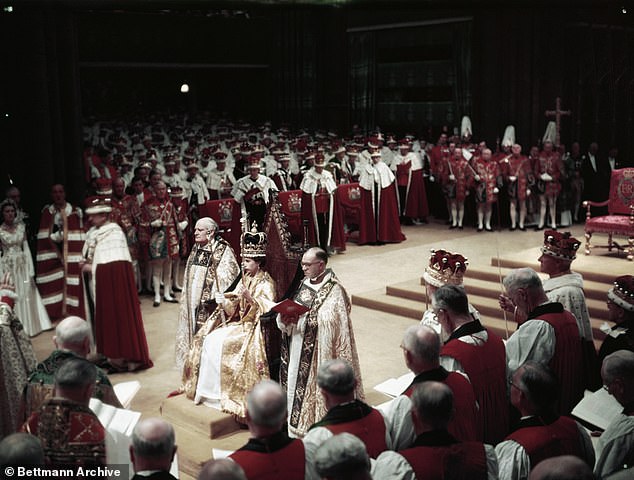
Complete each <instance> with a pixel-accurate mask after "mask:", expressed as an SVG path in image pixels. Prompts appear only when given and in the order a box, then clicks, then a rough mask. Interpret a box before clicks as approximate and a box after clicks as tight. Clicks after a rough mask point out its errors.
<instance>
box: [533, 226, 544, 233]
mask: <svg viewBox="0 0 634 480" xmlns="http://www.w3.org/2000/svg"><path fill="white" fill-rule="evenodd" d="M543 229H544V227H543V226H541V227H540V226H537V227H535V231H536V232H539V231H540V230H543Z"/></svg>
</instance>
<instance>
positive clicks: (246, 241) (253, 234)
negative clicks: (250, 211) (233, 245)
mask: <svg viewBox="0 0 634 480" xmlns="http://www.w3.org/2000/svg"><path fill="white" fill-rule="evenodd" d="M266 244H267V239H266V233H264V232H259V231H258V229H257V224H256V223H255V222H253V223H252V224H251V230H250V231H247V232H244V233H243V234H242V239H241V241H240V245H241V249H242V250H241V252H240V254H241V255H242V258H258V257H265V256H266Z"/></svg>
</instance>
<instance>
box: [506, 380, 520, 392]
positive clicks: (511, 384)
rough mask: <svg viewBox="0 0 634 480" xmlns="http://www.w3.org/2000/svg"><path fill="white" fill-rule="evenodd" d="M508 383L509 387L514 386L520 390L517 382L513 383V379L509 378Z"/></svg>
mask: <svg viewBox="0 0 634 480" xmlns="http://www.w3.org/2000/svg"><path fill="white" fill-rule="evenodd" d="M509 385H510V386H511V387H515V388H517V389H518V390H520V391H521V390H522V389H521V388H520V386H519V385H517V384H515V383H513V380H509Z"/></svg>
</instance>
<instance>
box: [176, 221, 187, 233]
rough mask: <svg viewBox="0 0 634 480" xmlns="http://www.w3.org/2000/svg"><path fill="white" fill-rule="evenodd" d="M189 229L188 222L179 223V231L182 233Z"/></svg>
mask: <svg viewBox="0 0 634 480" xmlns="http://www.w3.org/2000/svg"><path fill="white" fill-rule="evenodd" d="M186 228H187V220H183V221H182V222H178V230H179V231H180V232H182V231H183V230H185V229H186Z"/></svg>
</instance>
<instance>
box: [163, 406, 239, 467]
mask: <svg viewBox="0 0 634 480" xmlns="http://www.w3.org/2000/svg"><path fill="white" fill-rule="evenodd" d="M206 408H207V407H206ZM210 410H211V409H210ZM174 432H175V433H176V445H179V446H181V448H179V449H178V470H179V472H181V473H185V475H187V476H189V477H190V478H197V477H198V473H199V472H200V469H201V468H202V466H203V465H204V464H205V463H206V462H207V461H208V460H209V459H211V457H212V449H213V448H222V449H223V450H237V449H238V448H240V447H242V446H243V445H244V444H245V443H247V441H248V440H249V431H248V430H240V431H239V432H233V433H231V434H230V435H229V436H223V437H221V438H219V439H215V440H211V439H210V438H209V436H208V435H202V434H200V433H199V432H196V431H193V430H191V429H189V428H186V427H182V426H180V425H174ZM181 478H185V477H181Z"/></svg>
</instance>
